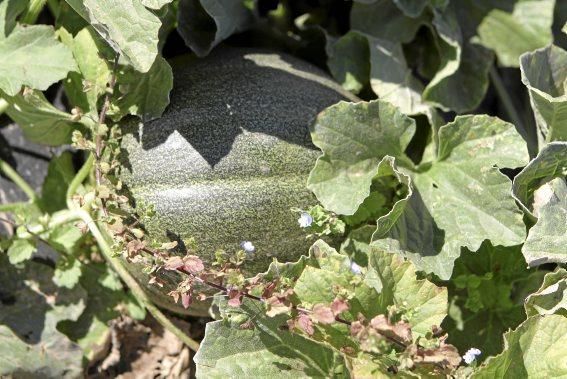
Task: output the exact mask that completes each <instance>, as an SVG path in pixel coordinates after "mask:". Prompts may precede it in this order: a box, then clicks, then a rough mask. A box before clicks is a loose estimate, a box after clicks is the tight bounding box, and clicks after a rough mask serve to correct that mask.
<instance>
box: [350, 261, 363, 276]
mask: <svg viewBox="0 0 567 379" xmlns="http://www.w3.org/2000/svg"><path fill="white" fill-rule="evenodd" d="M350 271H351V272H352V273H353V274H354V275H360V274H361V273H362V268H361V267H360V266H359V265H357V264H356V263H354V261H351V262H350Z"/></svg>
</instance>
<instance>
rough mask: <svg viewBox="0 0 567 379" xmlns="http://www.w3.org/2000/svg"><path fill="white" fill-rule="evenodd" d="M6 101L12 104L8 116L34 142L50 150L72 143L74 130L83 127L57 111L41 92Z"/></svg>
mask: <svg viewBox="0 0 567 379" xmlns="http://www.w3.org/2000/svg"><path fill="white" fill-rule="evenodd" d="M3 98H4V99H5V100H6V101H7V102H8V104H10V106H9V107H8V109H7V110H6V113H8V116H10V118H11V119H12V120H14V122H16V123H17V124H18V125H19V126H20V127H21V128H22V130H23V132H24V136H25V137H26V138H27V139H28V140H30V141H32V142H36V143H41V144H45V145H51V146H57V145H62V144H66V143H70V142H71V134H72V133H73V130H75V129H78V128H80V127H81V124H79V123H78V122H75V121H74V117H73V115H71V114H69V113H66V112H63V111H60V110H59V109H57V108H55V107H54V106H53V105H51V103H49V101H47V99H46V98H45V96H43V93H41V92H39V91H31V90H24V92H23V93H20V94H17V95H16V96H3Z"/></svg>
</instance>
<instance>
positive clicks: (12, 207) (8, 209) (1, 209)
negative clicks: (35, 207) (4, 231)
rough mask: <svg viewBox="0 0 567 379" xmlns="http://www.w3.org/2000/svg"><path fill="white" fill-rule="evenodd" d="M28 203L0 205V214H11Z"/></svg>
mask: <svg viewBox="0 0 567 379" xmlns="http://www.w3.org/2000/svg"><path fill="white" fill-rule="evenodd" d="M27 204H28V203H8V204H0V213H1V212H13V211H15V210H16V209H18V208H19V207H23V206H26V205H27Z"/></svg>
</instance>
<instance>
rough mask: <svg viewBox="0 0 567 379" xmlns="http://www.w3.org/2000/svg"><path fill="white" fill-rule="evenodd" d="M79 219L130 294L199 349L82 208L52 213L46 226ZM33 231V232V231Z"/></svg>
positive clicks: (157, 319)
mask: <svg viewBox="0 0 567 379" xmlns="http://www.w3.org/2000/svg"><path fill="white" fill-rule="evenodd" d="M77 220H81V221H83V222H84V223H85V224H86V225H87V226H88V228H89V230H90V232H91V234H92V236H93V237H94V238H95V240H96V241H97V243H98V246H99V248H100V251H101V253H102V255H103V256H104V258H105V259H106V261H107V262H108V264H110V266H111V267H112V268H113V269H114V271H116V273H117V274H118V276H120V279H122V280H123V281H124V283H126V285H127V286H128V288H130V290H131V291H132V294H133V295H134V297H135V298H136V300H137V301H138V302H139V303H140V304H142V305H143V306H144V307H145V308H146V309H147V310H148V312H150V314H151V315H152V316H153V317H154V318H155V319H156V321H158V322H159V323H160V324H161V325H162V326H163V327H164V328H165V329H167V330H169V331H170V332H171V333H173V334H174V335H175V336H177V337H178V338H179V339H180V340H181V341H182V342H183V343H185V344H186V345H187V346H188V347H189V348H190V349H191V350H193V351H197V350H198V349H199V343H198V342H197V341H195V340H194V339H192V338H191V337H189V336H188V335H187V334H185V333H183V331H182V330H181V329H179V328H178V327H177V326H175V324H173V323H172V322H171V321H170V320H169V319H168V318H167V316H166V315H165V314H163V312H162V311H161V310H159V308H158V307H156V306H155V304H154V303H153V302H152V301H151V300H150V298H149V297H148V295H147V294H146V292H145V291H144V290H143V289H142V287H141V286H140V285H139V284H138V282H137V281H136V279H134V277H132V275H130V273H129V272H128V270H126V268H125V267H124V265H123V264H122V262H121V261H120V258H118V257H115V256H114V255H113V253H112V248H111V247H110V244H109V243H108V240H107V239H106V237H105V236H104V235H103V233H102V232H101V229H100V228H99V225H98V224H97V223H96V222H95V221H94V220H93V219H92V217H91V216H90V215H89V214H88V212H86V211H85V210H83V209H75V210H70V211H62V212H58V213H56V214H54V216H53V218H52V220H51V222H50V223H49V225H48V226H47V228H48V229H53V228H55V227H56V226H59V225H62V224H67V223H69V222H73V221H77ZM34 233H35V232H34Z"/></svg>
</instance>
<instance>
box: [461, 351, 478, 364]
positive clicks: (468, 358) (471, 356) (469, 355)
mask: <svg viewBox="0 0 567 379" xmlns="http://www.w3.org/2000/svg"><path fill="white" fill-rule="evenodd" d="M480 354H481V351H480V350H479V349H477V348H476V347H472V348H470V349H468V350H467V352H466V353H465V355H463V360H464V361H465V363H466V364H468V365H470V364H471V363H472V362H473V361H474V360H475V359H476V357H478V356H479V355H480Z"/></svg>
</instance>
